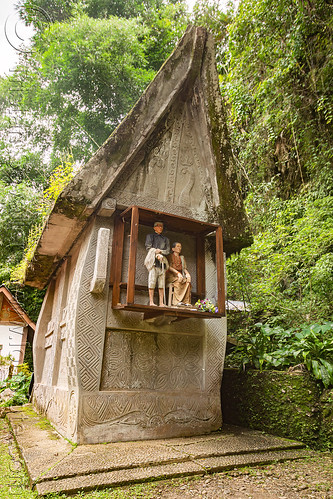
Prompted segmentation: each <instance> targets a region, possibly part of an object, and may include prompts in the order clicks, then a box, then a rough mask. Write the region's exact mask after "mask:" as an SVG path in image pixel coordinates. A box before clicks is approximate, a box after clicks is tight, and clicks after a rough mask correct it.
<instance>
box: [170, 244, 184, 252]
mask: <svg viewBox="0 0 333 499" xmlns="http://www.w3.org/2000/svg"><path fill="white" fill-rule="evenodd" d="M181 250H182V245H181V244H180V243H177V244H175V246H174V247H173V248H172V251H173V252H174V253H180V252H181Z"/></svg>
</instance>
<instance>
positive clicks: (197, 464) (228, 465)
mask: <svg viewBox="0 0 333 499" xmlns="http://www.w3.org/2000/svg"><path fill="white" fill-rule="evenodd" d="M308 456H309V451H307V450H305V449H295V450H294V449H291V450H283V451H281V450H279V451H267V452H266V451H264V452H259V453H247V454H239V455H232V456H219V457H210V458H204V459H199V460H196V459H194V460H193V461H187V462H183V463H170V464H158V465H154V466H145V467H137V468H128V469H122V470H114V471H109V472H104V473H95V474H88V475H81V476H72V477H69V478H61V479H57V480H56V479H53V480H47V481H44V482H41V483H37V484H36V486H35V488H36V490H37V492H38V494H40V495H45V494H48V493H51V492H66V493H68V494H71V493H75V492H79V491H88V490H92V489H103V488H112V487H119V486H123V485H130V484H134V483H140V482H147V481H155V480H167V479H171V478H176V477H184V476H191V475H206V474H209V473H216V472H219V471H227V470H230V469H234V468H239V467H244V466H255V465H260V464H269V463H272V462H276V461H285V460H290V459H301V458H305V457H308Z"/></svg>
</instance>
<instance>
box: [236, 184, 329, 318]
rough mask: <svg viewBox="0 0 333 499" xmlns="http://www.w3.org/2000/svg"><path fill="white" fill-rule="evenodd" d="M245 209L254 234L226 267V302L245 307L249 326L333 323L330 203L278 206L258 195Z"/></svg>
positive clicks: (308, 200)
mask: <svg viewBox="0 0 333 499" xmlns="http://www.w3.org/2000/svg"><path fill="white" fill-rule="evenodd" d="M247 208H248V213H249V216H250V220H251V221H252V226H253V229H254V230H255V231H256V234H255V236H254V243H253V244H252V246H250V247H249V248H246V249H243V250H242V251H241V252H240V253H239V254H237V255H232V256H231V258H230V259H229V260H228V261H227V272H228V293H229V297H233V298H238V299H239V298H240V297H242V298H243V299H244V300H245V301H246V302H248V303H249V305H250V308H251V314H250V320H254V321H256V320H269V321H270V322H274V323H278V324H281V325H285V326H287V325H289V324H294V325H297V324H299V323H302V322H313V321H318V320H328V319H333V277H332V276H333V273H332V269H333V267H332V263H333V247H332V241H333V197H331V196H327V197H325V198H319V199H313V197H312V196H311V195H307V196H304V195H303V196H302V197H294V198H292V199H290V200H288V201H282V200H280V199H278V198H277V197H271V198H269V199H265V195H264V193H263V192H260V190H259V189H258V190H254V191H253V192H252V193H251V195H249V196H248V199H247Z"/></svg>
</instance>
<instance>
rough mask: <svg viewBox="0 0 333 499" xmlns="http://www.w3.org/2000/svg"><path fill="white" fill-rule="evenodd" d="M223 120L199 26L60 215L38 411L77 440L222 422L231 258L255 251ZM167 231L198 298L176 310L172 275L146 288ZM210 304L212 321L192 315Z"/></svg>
mask: <svg viewBox="0 0 333 499" xmlns="http://www.w3.org/2000/svg"><path fill="white" fill-rule="evenodd" d="M224 113H225V111H224V107H223V102H222V99H221V96H220V93H219V84H218V75H217V71H216V67H215V55H214V44H213V40H212V37H211V36H210V35H209V34H207V32H206V30H205V29H203V28H198V27H189V28H188V29H187V31H186V33H185V34H184V36H183V38H182V39H181V40H180V42H179V45H178V46H177V48H176V49H175V51H174V52H173V53H172V55H171V56H170V57H169V59H168V60H167V61H166V62H165V64H164V65H163V67H162V68H161V70H160V71H159V73H158V74H157V75H156V77H155V79H154V80H153V81H152V83H151V84H150V85H149V87H148V88H147V90H146V92H145V93H144V94H143V95H142V97H141V98H140V99H139V101H138V102H137V104H136V105H135V106H134V108H133V109H132V111H131V112H130V113H129V114H128V115H127V116H126V118H125V119H124V120H123V122H122V123H121V124H120V125H119V126H118V128H117V129H116V130H115V131H114V132H113V133H112V135H111V136H110V137H109V139H108V140H107V141H106V142H105V143H104V144H103V146H102V147H101V148H100V149H99V150H98V151H97V152H96V154H95V155H94V156H93V157H92V158H91V160H90V161H89V162H88V163H87V164H86V165H85V166H84V167H83V168H82V170H81V171H80V172H79V173H78V174H77V175H76V176H75V178H74V179H73V180H72V181H71V183H70V184H69V185H68V186H67V187H66V189H65V190H64V191H63V192H62V194H61V195H60V197H59V198H58V200H57V202H56V204H55V206H54V209H53V211H52V213H51V214H50V217H49V220H48V223H47V224H46V226H45V230H44V232H43V234H42V236H41V239H40V241H39V244H38V246H37V249H36V252H35V255H34V258H33V261H32V263H31V265H30V266H29V268H28V270H27V274H26V283H27V284H29V285H30V286H35V287H38V288H43V287H45V286H46V285H47V293H46V296H45V299H44V303H43V306H42V310H41V312H40V316H39V320H38V324H37V330H36V335H35V342H34V362H35V386H34V394H33V403H34V405H35V407H36V408H37V410H38V411H39V412H41V413H43V414H45V415H46V417H47V418H49V420H50V421H51V422H52V424H53V425H54V426H55V427H56V428H57V430H58V431H59V432H60V433H61V434H62V435H64V436H65V437H67V438H68V439H70V440H71V441H73V442H77V443H79V444H83V443H98V442H110V441H119V440H137V439H153V438H162V437H177V436H189V435H198V434H203V433H208V432H211V431H213V430H216V429H218V428H219V427H220V426H221V423H222V421H221V404H220V384H221V376H222V370H223V361H224V352H225V344H226V318H225V297H224V259H223V251H224V252H226V254H230V253H232V252H234V251H237V250H239V249H240V248H241V247H243V246H245V245H246V244H248V242H249V234H248V226H247V221H246V217H245V213H244V209H243V205H242V201H241V197H240V195H239V192H238V188H237V183H236V178H235V172H234V168H233V160H232V153H231V148H230V144H229V141H228V135H227V130H226V121H225V114H224ZM156 222H159V223H160V226H161V225H162V227H163V236H165V238H167V239H168V241H169V242H170V249H169V251H170V253H171V255H173V260H172V261H171V263H172V265H171V267H172V269H174V270H175V272H174V274H175V276H178V280H179V282H180V281H181V279H183V281H184V282H185V280H184V279H185V278H187V279H190V280H191V282H190V288H191V289H190V293H188V294H187V295H186V300H185V302H186V301H187V303H183V304H182V303H181V304H179V303H178V302H177V300H176V301H175V297H176V298H177V296H178V299H179V296H181V295H180V294H179V293H180V291H179V289H176V290H175V289H174V286H173V284H172V279H167V284H166V287H165V285H164V282H163V278H160V275H161V272H162V274H163V272H168V269H167V268H162V271H161V272H160V271H156V273H155V274H156V275H155V277H153V278H152V279H151V280H150V281H149V282H148V276H149V272H150V270H149V271H148V270H147V258H148V253H149V251H150V250H151V248H152V247H153V243H152V245H151V246H149V245H150V243H151V237H150V236H149V237H148V238H147V235H149V234H153V235H154V225H155V223H156ZM157 225H158V224H157ZM157 225H156V226H157ZM156 226H155V227H156ZM155 232H156V231H155ZM147 241H148V243H147ZM173 243H178V244H179V245H180V246H177V248H176V246H174V248H176V251H175V250H172V245H173ZM223 247H224V249H223ZM154 248H155V249H154V251H153V252H151V255H150V256H151V258H152V260H151V262H150V265H154V266H155V267H156V265H155V263H156V260H158V261H161V264H163V265H164V264H165V265H166V267H167V266H168V264H169V261H170V258H169V260H168V258H167V257H168V255H162V253H163V251H164V250H165V247H164V249H163V251H162V250H161V252H160V251H157V250H158V249H159V248H158V247H156V246H155V247H154ZM166 252H167V251H166ZM158 255H161V256H163V258H160V257H159V256H158ZM180 255H184V256H185V257H186V268H184V269H183V266H185V259H180V260H179V258H178V257H179V256H180ZM157 257H158V258H157ZM148 260H149V258H148ZM179 261H180V262H183V263H182V265H183V266H182V267H180V266H179ZM145 262H146V265H145ZM162 262H163V263H162ZM148 264H149V262H148ZM172 269H171V270H170V271H169V277H170V275H171V274H170V272H172V271H173V270H172ZM177 269H178V270H177ZM185 270H186V271H187V274H188V276H187V274H186V273H185ZM183 272H184V274H183ZM179 274H182V275H183V277H181V276H180V275H179ZM189 276H190V277H189ZM164 277H165V276H164ZM154 286H156V289H155V287H154ZM153 288H154V290H153V292H152V291H151V290H152V289H153ZM157 288H158V289H157ZM161 290H162V292H161ZM154 293H155V295H154ZM160 293H163V296H160V297H159V294H160ZM174 293H175V294H174ZM173 294H174V295H173ZM150 295H151V296H150ZM149 296H150V297H152V300H150V299H149ZM184 296H185V295H184ZM159 298H161V301H159ZM204 299H209V300H210V302H211V303H212V304H213V305H214V307H215V310H214V312H211V311H207V310H206V311H205V310H198V309H197V308H195V306H194V304H195V302H197V300H204Z"/></svg>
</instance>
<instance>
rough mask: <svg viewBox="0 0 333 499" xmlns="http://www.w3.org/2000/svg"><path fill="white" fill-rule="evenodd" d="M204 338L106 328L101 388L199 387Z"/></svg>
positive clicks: (169, 389) (155, 388)
mask: <svg viewBox="0 0 333 499" xmlns="http://www.w3.org/2000/svg"><path fill="white" fill-rule="evenodd" d="M202 347H203V338H202V337H201V336H194V335H193V336H192V335H176V334H163V333H160V334H158V333H140V332H133V333H131V332H123V331H107V334H106V340H105V349H104V358H103V367H102V378H101V390H103V391H104V390H108V391H111V390H163V391H183V390H190V391H191V390H197V391H200V390H202V385H203V374H202V373H203V370H202V368H203V351H202Z"/></svg>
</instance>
